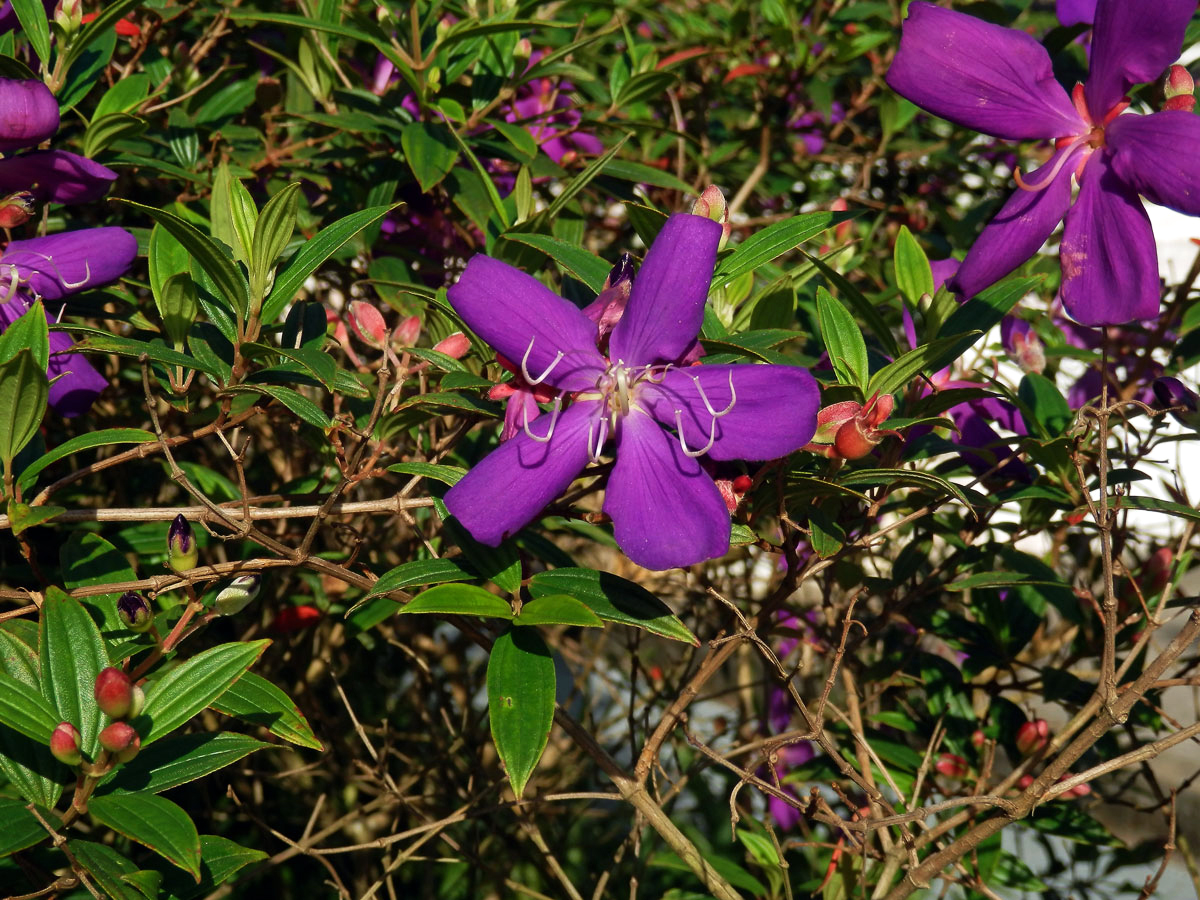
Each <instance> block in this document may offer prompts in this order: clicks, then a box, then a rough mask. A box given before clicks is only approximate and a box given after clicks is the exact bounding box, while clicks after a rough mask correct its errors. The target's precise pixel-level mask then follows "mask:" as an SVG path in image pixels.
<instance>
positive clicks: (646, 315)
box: [609, 213, 721, 366]
mask: <svg viewBox="0 0 1200 900" xmlns="http://www.w3.org/2000/svg"><path fill="white" fill-rule="evenodd" d="M720 240H721V226H720V225H718V224H717V223H716V222H714V221H712V220H711V219H705V218H702V217H701V216H693V215H688V214H686V213H681V214H679V215H674V216H671V218H669V219H667V221H666V224H664V225H663V227H662V231H660V232H659V233H658V237H656V238H655V239H654V244H653V245H652V246H651V247H650V250H649V252H648V253H647V254H646V259H645V261H644V262H643V263H642V267H641V268H640V269H638V273H637V277H636V278H634V280H633V290H632V291H631V292H630V295H629V303H628V304H627V305H626V307H625V313H624V315H622V316H621V321H619V322H617V325H616V327H615V328H613V332H612V337H611V339H610V341H609V348H610V350H611V352H610V353H609V356H610V358H612V359H613V360H618V359H619V360H624V362H625V363H626V364H627V365H631V366H640V365H649V364H651V363H658V362H670V361H672V360H675V359H678V358H679V357H680V356H681V355H682V354H683V352H684V351H685V350H687V348H688V346H689V345H690V344H691V343H692V341H693V340H694V339H695V337H696V335H697V334H699V333H700V325H701V323H702V322H703V321H704V303H705V301H706V300H707V299H708V286H709V284H710V283H711V282H712V274H713V266H714V265H715V264H716V261H717V244H718V243H719V242H720Z"/></svg>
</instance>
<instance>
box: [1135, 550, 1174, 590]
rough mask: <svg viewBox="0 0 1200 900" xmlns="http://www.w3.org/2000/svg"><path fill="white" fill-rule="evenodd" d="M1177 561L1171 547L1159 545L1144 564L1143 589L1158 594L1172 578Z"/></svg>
mask: <svg viewBox="0 0 1200 900" xmlns="http://www.w3.org/2000/svg"><path fill="white" fill-rule="evenodd" d="M1174 562H1175V553H1174V551H1172V550H1171V548H1170V547H1159V548H1158V549H1157V550H1155V551H1154V552H1153V553H1152V554H1151V555H1150V558H1149V559H1148V560H1146V562H1145V564H1144V565H1143V566H1142V578H1143V579H1144V580H1143V582H1142V590H1143V591H1145V592H1146V593H1148V594H1157V593H1158V592H1159V591H1161V590H1162V589H1163V588H1165V587H1166V586H1167V582H1168V581H1170V580H1171V569H1172V567H1173V565H1174Z"/></svg>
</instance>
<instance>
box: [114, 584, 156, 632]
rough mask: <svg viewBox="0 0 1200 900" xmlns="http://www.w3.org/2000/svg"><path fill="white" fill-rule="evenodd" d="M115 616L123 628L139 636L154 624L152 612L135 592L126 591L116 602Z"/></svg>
mask: <svg viewBox="0 0 1200 900" xmlns="http://www.w3.org/2000/svg"><path fill="white" fill-rule="evenodd" d="M117 616H118V617H120V619H121V621H122V622H123V623H124V625H125V627H126V628H128V629H129V630H130V631H136V632H138V633H139V634H140V633H141V632H143V631H149V630H150V626H152V625H153V624H154V610H152V609H151V608H150V604H149V603H148V602H147V601H146V598H145V597H143V596H142V595H141V594H139V593H137V592H136V591H126V592H125V593H124V594H122V595H121V599H120V600H118V601H117Z"/></svg>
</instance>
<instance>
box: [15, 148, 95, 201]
mask: <svg viewBox="0 0 1200 900" xmlns="http://www.w3.org/2000/svg"><path fill="white" fill-rule="evenodd" d="M116 180H117V173H116V172H114V171H113V170H112V169H110V168H108V167H107V166H102V165H100V163H98V162H93V161H92V160H90V159H88V158H87V157H84V156H77V155H76V154H74V153H68V152H67V151H66V150H38V151H36V152H34V153H23V154H21V155H20V156H13V157H10V158H8V159H4V160H0V194H9V193H12V192H13V191H29V192H30V193H32V194H33V195H34V196H35V197H37V199H38V200H41V201H42V202H45V201H47V200H48V201H50V202H52V203H90V202H91V201H93V200H99V199H100V198H101V197H103V196H104V195H105V194H107V193H108V189H109V188H110V187H112V183H113V182H114V181H116Z"/></svg>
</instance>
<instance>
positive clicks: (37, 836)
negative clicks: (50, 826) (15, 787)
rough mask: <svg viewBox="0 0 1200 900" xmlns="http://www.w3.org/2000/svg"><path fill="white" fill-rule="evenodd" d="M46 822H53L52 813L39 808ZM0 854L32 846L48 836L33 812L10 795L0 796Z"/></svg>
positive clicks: (4, 854)
mask: <svg viewBox="0 0 1200 900" xmlns="http://www.w3.org/2000/svg"><path fill="white" fill-rule="evenodd" d="M39 811H40V812H41V814H42V817H43V818H45V819H46V821H47V822H53V819H54V814H53V813H51V812H50V811H49V810H45V809H43V810H39ZM0 822H3V823H4V827H3V828H0V856H8V855H9V854H11V853H16V852H17V851H18V850H24V849H25V848H26V847H32V846H33V845H34V844H37V843H39V842H41V841H43V840H45V839H46V838H48V837H50V835H49V834H48V833H47V831H46V829H45V828H44V827H43V826H42V823H41V822H39V821H38V820H37V818H36V817H35V816H34V814H33V813H31V812H30V811H29V810H28V809H26V808H25V804H24V803H23V802H22V801H20V800H14V799H12V798H11V797H0Z"/></svg>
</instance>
